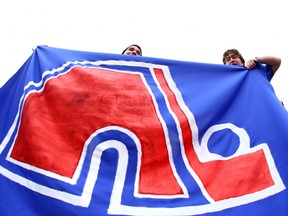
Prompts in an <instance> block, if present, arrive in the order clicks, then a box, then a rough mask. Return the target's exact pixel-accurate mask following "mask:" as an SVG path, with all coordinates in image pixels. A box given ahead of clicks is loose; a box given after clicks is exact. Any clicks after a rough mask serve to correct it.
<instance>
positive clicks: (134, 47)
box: [127, 45, 140, 50]
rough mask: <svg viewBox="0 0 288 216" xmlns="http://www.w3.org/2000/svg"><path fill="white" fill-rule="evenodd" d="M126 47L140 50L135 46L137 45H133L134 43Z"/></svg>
mask: <svg viewBox="0 0 288 216" xmlns="http://www.w3.org/2000/svg"><path fill="white" fill-rule="evenodd" d="M127 49H136V50H140V49H139V47H137V46H134V45H132V46H129V47H128V48H127Z"/></svg>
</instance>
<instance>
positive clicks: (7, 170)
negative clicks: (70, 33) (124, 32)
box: [0, 46, 288, 216]
mask: <svg viewBox="0 0 288 216" xmlns="http://www.w3.org/2000/svg"><path fill="white" fill-rule="evenodd" d="M287 186H288V114H287V111H286V110H285V108H284V107H283V106H282V105H281V103H280V101H279V100H278V99H277V97H276V95H275V93H274V91H273V88H272V86H271V84H270V83H269V82H268V81H267V79H266V75H265V71H264V69H263V67H262V66H259V68H256V69H253V70H251V71H249V70H247V69H245V68H244V67H239V66H227V65H221V64H207V63H199V62H187V61H176V60H168V59H161V58H151V57H141V56H129V55H120V54H107V53H97V52H85V51H76V50H66V49H59V48H52V47H47V46H38V47H37V48H36V49H35V51H34V52H33V53H32V55H31V56H30V57H29V58H28V59H27V61H26V62H25V63H24V64H23V66H22V67H21V68H20V69H19V70H18V72H17V73H16V74H15V75H14V76H13V77H12V78H11V79H10V80H9V81H8V82H7V83H6V84H5V85H4V86H3V87H2V88H1V89H0V193H1V202H0V215H5V216H6V215H9V216H12V215H13V216H20V215H21V216H22V215H23V216H36V215H41V216H46V215H47V216H51V215H65V216H66V215H67V216H68V215H81V216H82V215H85V216H90V215H91V216H92V215H93V216H94V215H101V216H102V215H165V216H166V215H177V216H178V215H209V216H212V215H213V216H221V215H233V216H238V215H245V216H249V215H251V216H252V215H253V216H255V215H261V216H271V215H277V216H287V215H288V191H287Z"/></svg>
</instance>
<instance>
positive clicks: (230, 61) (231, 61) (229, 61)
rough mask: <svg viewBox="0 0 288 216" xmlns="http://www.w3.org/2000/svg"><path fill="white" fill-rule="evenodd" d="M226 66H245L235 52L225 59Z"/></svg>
mask: <svg viewBox="0 0 288 216" xmlns="http://www.w3.org/2000/svg"><path fill="white" fill-rule="evenodd" d="M225 64H226V65H239V66H244V65H243V63H242V61H241V59H240V58H239V56H238V55H236V54H235V53H233V52H230V53H229V54H228V55H227V56H226V57H225Z"/></svg>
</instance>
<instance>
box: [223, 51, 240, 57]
mask: <svg viewBox="0 0 288 216" xmlns="http://www.w3.org/2000/svg"><path fill="white" fill-rule="evenodd" d="M228 55H238V54H237V53H236V52H234V51H229V52H227V53H226V56H228Z"/></svg>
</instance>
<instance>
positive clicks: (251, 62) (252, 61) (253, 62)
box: [246, 58, 258, 70]
mask: <svg viewBox="0 0 288 216" xmlns="http://www.w3.org/2000/svg"><path fill="white" fill-rule="evenodd" d="M257 62H258V59H256V58H254V59H250V60H249V61H247V63H246V68H247V69H249V70H251V69H253V68H255V67H256V66H257Z"/></svg>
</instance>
